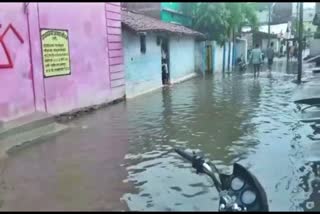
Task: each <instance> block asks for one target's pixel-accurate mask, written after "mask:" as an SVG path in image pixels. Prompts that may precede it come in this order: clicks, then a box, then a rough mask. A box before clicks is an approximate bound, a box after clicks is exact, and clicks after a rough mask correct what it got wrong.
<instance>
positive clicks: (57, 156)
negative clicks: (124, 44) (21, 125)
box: [0, 65, 320, 211]
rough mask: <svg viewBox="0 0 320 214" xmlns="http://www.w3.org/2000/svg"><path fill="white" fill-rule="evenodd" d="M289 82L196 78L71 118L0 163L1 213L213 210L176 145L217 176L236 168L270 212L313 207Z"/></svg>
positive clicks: (312, 171) (313, 179) (214, 197)
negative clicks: (197, 155)
mask: <svg viewBox="0 0 320 214" xmlns="http://www.w3.org/2000/svg"><path fill="white" fill-rule="evenodd" d="M280 66H281V65H280ZM293 79H295V76H294V75H293V74H290V72H289V73H286V72H274V73H273V74H272V76H269V75H267V73H265V72H264V73H262V74H261V76H260V78H259V79H254V78H253V76H252V74H243V75H225V76H219V75H216V76H213V77H211V76H210V77H205V78H201V77H200V78H195V79H193V80H190V81H187V82H184V83H181V84H178V85H175V86H172V87H171V88H166V89H164V90H158V91H155V92H152V93H149V94H146V95H143V96H140V97H137V98H134V99H131V100H130V101H128V102H124V103H120V104H117V105H114V106H111V107H108V108H106V109H102V110H99V111H97V112H94V113H91V114H89V115H86V116H84V117H81V118H78V119H76V120H72V121H71V122H70V123H69V124H70V125H71V126H72V129H71V131H69V132H67V133H64V134H62V135H61V136H58V137H55V138H53V139H51V140H48V142H44V143H41V144H37V145H33V146H30V147H28V148H25V149H23V150H21V151H17V152H16V153H15V154H12V155H10V156H9V158H8V159H7V160H6V161H5V163H4V165H3V166H2V171H1V183H0V188H1V189H0V190H1V191H0V193H1V194H0V202H1V203H0V205H1V210H150V211H155V210H156V211H169V210H172V211H182V210H185V211H198V210H201V211H202V210H203V211H216V210H217V207H218V194H217V192H216V190H215V189H214V188H213V186H212V182H211V181H210V180H209V179H208V178H207V177H206V176H199V175H196V174H195V173H194V172H193V170H192V169H191V166H190V164H189V163H187V162H186V161H184V160H182V159H181V158H180V157H179V156H178V155H177V154H175V153H174V152H173V148H174V147H177V146H178V147H182V148H188V149H192V150H195V151H201V152H203V154H204V155H205V156H206V157H207V158H210V159H211V160H212V162H213V163H215V164H216V165H217V167H218V168H219V169H221V170H222V171H225V172H230V171H231V170H232V164H233V163H234V162H239V163H241V164H243V165H244V166H245V167H247V168H248V169H249V170H250V171H251V172H252V173H253V174H255V175H256V177H257V178H258V179H259V180H260V182H261V184H262V185H263V186H264V187H265V190H266V193H267V196H268V199H269V205H270V210H272V211H274V210H280V211H287V210H292V211H297V210H300V211H301V210H320V200H319V199H320V186H319V185H320V175H319V173H320V171H319V165H320V146H319V145H320V142H319V140H317V139H316V137H317V133H315V131H314V129H312V127H311V126H310V124H304V123H301V122H299V121H298V116H297V107H296V105H295V104H293V102H292V101H293V100H292V96H293V94H294V93H295V92H296V91H297V90H298V87H297V86H296V85H295V84H294V83H292V82H291V81H292V80H293Z"/></svg>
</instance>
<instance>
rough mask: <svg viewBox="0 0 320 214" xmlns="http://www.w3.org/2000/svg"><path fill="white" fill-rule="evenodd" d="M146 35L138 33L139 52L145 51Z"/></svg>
mask: <svg viewBox="0 0 320 214" xmlns="http://www.w3.org/2000/svg"><path fill="white" fill-rule="evenodd" d="M146 49H147V48H146V35H144V34H141V35H140V52H141V53H143V54H144V53H146Z"/></svg>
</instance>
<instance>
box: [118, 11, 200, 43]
mask: <svg viewBox="0 0 320 214" xmlns="http://www.w3.org/2000/svg"><path fill="white" fill-rule="evenodd" d="M121 18H122V24H123V25H124V26H126V27H128V28H130V29H131V30H134V31H136V32H148V31H149V32H170V33H176V34H184V35H189V36H195V37H202V38H204V37H205V36H204V34H202V33H200V32H198V31H194V30H191V29H189V28H187V27H184V26H182V25H178V24H172V23H167V22H162V21H160V20H158V19H155V18H152V17H149V16H145V15H142V14H138V13H135V12H132V11H127V10H122V13H121Z"/></svg>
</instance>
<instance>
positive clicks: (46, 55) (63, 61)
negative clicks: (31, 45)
mask: <svg viewBox="0 0 320 214" xmlns="http://www.w3.org/2000/svg"><path fill="white" fill-rule="evenodd" d="M68 36H69V35H68V31H67V30H55V29H41V45H42V59H43V70H44V71H43V72H44V76H45V77H53V76H62V75H69V74H71V69H70V53H69V40H68Z"/></svg>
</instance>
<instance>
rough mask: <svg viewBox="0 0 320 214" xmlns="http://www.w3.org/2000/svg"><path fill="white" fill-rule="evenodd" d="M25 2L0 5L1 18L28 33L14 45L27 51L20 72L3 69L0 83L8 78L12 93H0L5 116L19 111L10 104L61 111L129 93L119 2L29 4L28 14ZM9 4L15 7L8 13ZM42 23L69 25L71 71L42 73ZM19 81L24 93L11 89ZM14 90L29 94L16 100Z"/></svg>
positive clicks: (1, 114)
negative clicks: (15, 24) (24, 10)
mask: <svg viewBox="0 0 320 214" xmlns="http://www.w3.org/2000/svg"><path fill="white" fill-rule="evenodd" d="M23 5H24V4H23V3H10V4H6V5H5V7H3V5H1V9H0V17H2V16H1V15H3V14H4V15H3V17H2V19H1V20H7V19H8V18H7V17H10V18H11V19H13V20H14V21H15V22H17V24H19V27H20V28H21V31H22V33H23V35H24V38H26V39H25V43H24V44H23V45H21V44H19V43H18V42H15V44H12V45H13V47H16V49H18V50H19V53H20V52H21V54H23V57H21V60H20V61H17V60H16V61H15V63H16V64H17V68H15V70H14V71H15V73H14V72H11V71H7V70H3V69H0V84H1V85H2V82H3V81H6V82H7V83H8V90H6V91H8V92H7V93H9V92H10V95H11V96H6V95H3V94H2V93H1V94H0V108H1V109H0V120H1V119H3V118H4V119H5V118H11V117H13V116H14V115H16V113H15V111H8V109H7V108H8V107H7V105H8V103H11V104H12V105H13V106H17V107H16V108H18V109H22V106H24V105H25V106H26V107H27V110H21V111H22V112H23V113H29V112H31V111H33V110H34V109H36V110H37V111H47V112H49V113H53V114H58V113H63V112H66V111H70V110H74V109H78V108H82V107H86V106H90V105H95V104H100V103H103V102H109V101H112V100H114V99H116V98H120V97H122V96H124V93H125V89H124V88H125V85H124V73H123V56H122V42H121V17H120V3H29V4H28V6H27V10H26V11H27V13H23ZM10 8H11V10H14V12H8V9H10ZM19 8H20V9H19ZM6 14H12V17H11V16H9V15H6ZM17 14H18V15H19V16H17ZM20 16H21V17H20ZM27 20H29V32H30V38H31V39H30V40H31V43H30V44H31V45H30V48H31V49H30V50H31V51H30V54H26V53H27V52H29V49H28V46H29V43H28V40H27V38H28V22H27ZM0 24H1V23H0ZM40 28H52V29H67V30H68V32H69V49H70V61H71V75H68V76H59V77H50V78H43V68H42V55H41V46H40ZM0 30H1V28H0ZM0 33H1V31H0ZM115 38H116V39H115ZM12 40H13V39H12ZM19 45H20V46H23V48H21V47H20V46H19ZM17 46H19V48H17ZM30 55H31V57H30ZM0 57H1V47H0ZM0 59H2V58H0ZM19 59H20V58H19ZM0 62H1V60H0ZM31 64H32V72H31V71H30V67H31V66H30V65H31ZM27 65H28V66H27ZM26 68H29V69H28V70H27V69H26ZM4 71H5V72H4ZM28 71H29V75H27V72H28ZM10 72H11V73H10ZM2 73H5V74H4V75H3V74H2ZM13 73H14V74H13ZM31 74H32V75H31ZM18 75H19V77H18ZM31 76H33V79H34V84H33V85H32V81H31V79H32V78H31ZM13 82H14V84H12V83H13ZM22 83H23V85H22ZM15 84H19V85H20V87H22V88H21V92H18V91H15V90H13V89H12V88H13V87H14V85H15ZM21 85H22V86H21ZM10 87H11V88H10ZM1 88H2V87H1ZM33 88H34V90H33ZM13 93H15V94H17V95H16V96H21V94H20V93H23V95H24V96H25V97H23V99H20V100H19V102H18V101H16V100H15V99H13V96H12V94H13ZM33 94H35V96H33ZM34 97H35V99H34ZM18 104H19V105H18ZM2 109H3V110H2ZM8 112H10V115H9V114H8Z"/></svg>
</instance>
